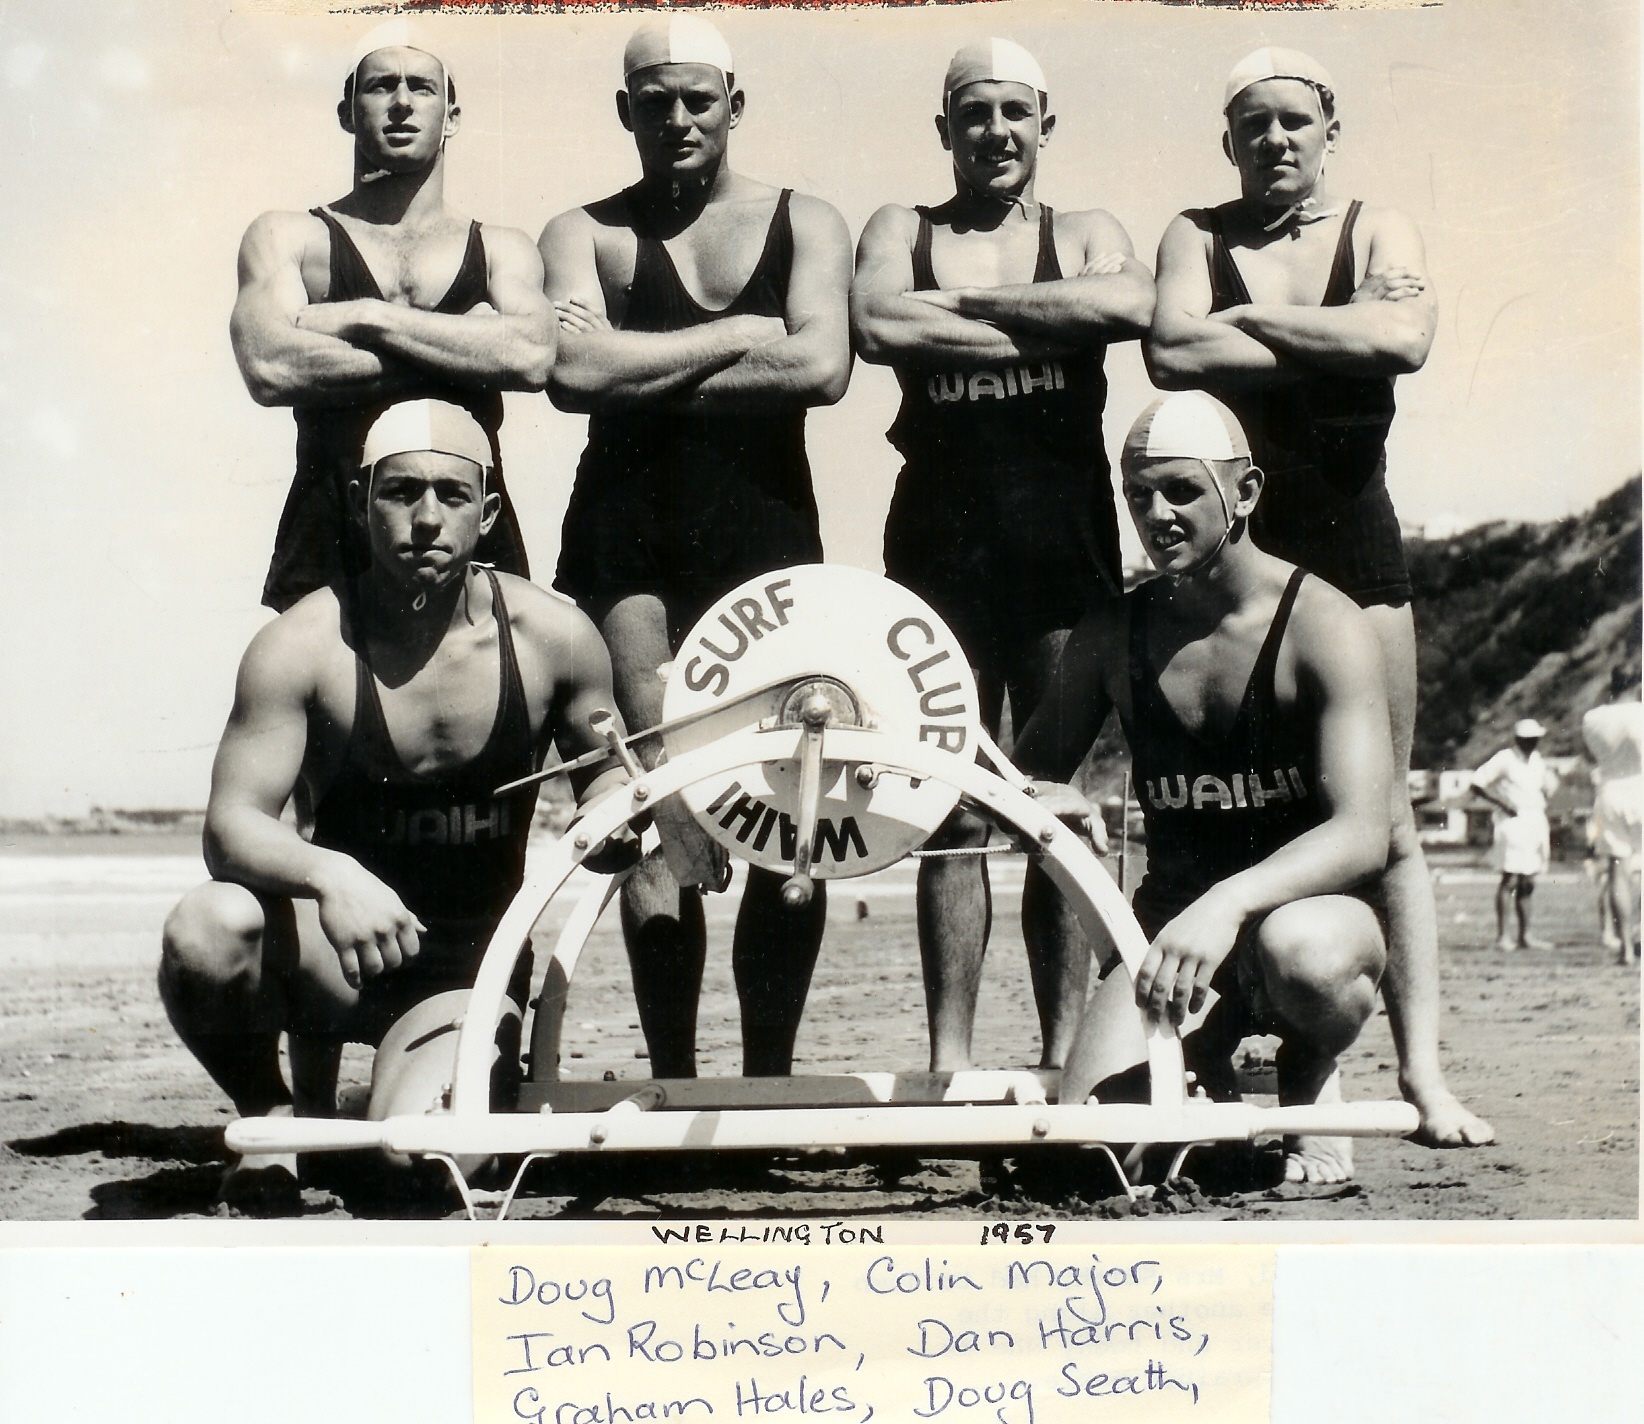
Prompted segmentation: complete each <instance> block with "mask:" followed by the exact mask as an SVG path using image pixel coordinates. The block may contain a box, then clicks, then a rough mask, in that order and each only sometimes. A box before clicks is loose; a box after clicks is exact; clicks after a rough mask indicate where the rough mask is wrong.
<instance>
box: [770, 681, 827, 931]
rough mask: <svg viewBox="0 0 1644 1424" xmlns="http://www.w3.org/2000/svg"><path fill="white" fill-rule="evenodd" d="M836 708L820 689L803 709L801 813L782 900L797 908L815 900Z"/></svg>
mask: <svg viewBox="0 0 1644 1424" xmlns="http://www.w3.org/2000/svg"><path fill="white" fill-rule="evenodd" d="M832 711H833V708H832V707H831V706H830V704H829V702H828V699H827V698H826V697H824V696H823V695H822V694H821V693H820V692H813V693H812V694H811V695H810V696H809V697H808V698H806V699H805V705H804V706H803V707H802V708H801V709H800V712H799V720H800V724H801V726H803V728H804V731H803V732H802V733H801V734H800V743H799V805H798V807H797V808H796V809H797V810H798V812H799V819H798V824H797V827H796V829H795V832H794V847H793V874H792V875H790V876H789V877H788V878H787V880H785V881H784V882H783V884H782V903H783V904H784V905H786V906H787V907H788V908H789V909H790V910H797V909H799V908H800V907H801V906H803V905H808V904H810V902H811V896H812V895H814V894H815V893H816V882H815V881H814V880H813V879H812V878H811V856H812V853H813V851H814V850H815V845H814V842H815V840H816V817H817V811H818V810H819V808H820V805H821V801H822V732H823V729H824V728H825V727H826V726H827V725H828V717H829V715H830V714H831V713H832Z"/></svg>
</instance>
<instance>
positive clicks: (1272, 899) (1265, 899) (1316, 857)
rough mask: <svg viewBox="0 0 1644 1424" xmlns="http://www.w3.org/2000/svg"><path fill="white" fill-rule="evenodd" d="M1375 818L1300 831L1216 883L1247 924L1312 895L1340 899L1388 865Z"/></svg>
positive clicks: (1384, 839)
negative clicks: (1299, 833) (1219, 882)
mask: <svg viewBox="0 0 1644 1424" xmlns="http://www.w3.org/2000/svg"><path fill="white" fill-rule="evenodd" d="M1377 820H1378V818H1376V817H1374V816H1370V817H1357V818H1353V824H1345V823H1342V822H1338V821H1335V820H1331V821H1326V822H1325V824H1324V825H1322V826H1316V827H1314V828H1313V829H1312V830H1310V831H1307V832H1304V833H1303V834H1302V835H1299V836H1297V837H1296V839H1295V840H1293V841H1290V842H1288V843H1287V844H1285V845H1283V846H1281V847H1280V848H1279V849H1278V850H1276V851H1274V853H1273V854H1272V855H1270V856H1268V857H1267V858H1266V859H1265V860H1263V861H1260V862H1259V863H1257V864H1256V865H1253V866H1251V867H1250V869H1248V870H1245V871H1241V872H1240V873H1239V874H1237V875H1234V876H1231V877H1229V878H1228V879H1227V880H1224V881H1223V882H1222V883H1221V886H1220V887H1219V888H1220V891H1221V893H1222V894H1224V895H1226V896H1227V897H1228V899H1229V901H1230V903H1232V904H1233V905H1235V906H1237V908H1238V911H1239V913H1240V914H1241V915H1242V916H1243V918H1244V919H1245V920H1246V921H1247V922H1248V921H1250V920H1255V919H1260V918H1261V917H1262V916H1263V915H1266V914H1270V913H1271V912H1272V911H1274V910H1276V909H1278V908H1279V907H1280V906H1281V905H1288V904H1291V903H1292V902H1294V901H1296V900H1305V899H1308V898H1309V897H1311V896H1314V895H1343V894H1347V893H1349V892H1350V891H1351V890H1353V889H1354V888H1355V887H1356V886H1358V885H1360V884H1362V883H1363V882H1364V881H1366V880H1368V879H1370V878H1371V877H1372V876H1374V875H1378V874H1379V873H1380V872H1381V871H1382V870H1384V869H1385V868H1386V866H1387V845H1388V830H1387V828H1386V825H1385V823H1384V822H1383V823H1381V825H1380V829H1379V833H1378V826H1377Z"/></svg>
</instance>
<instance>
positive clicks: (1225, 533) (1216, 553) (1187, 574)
mask: <svg viewBox="0 0 1644 1424" xmlns="http://www.w3.org/2000/svg"><path fill="white" fill-rule="evenodd" d="M1195 458H1197V459H1198V461H1199V463H1200V464H1201V465H1203V466H1204V472H1205V473H1206V474H1207V475H1209V476H1210V487H1211V489H1213V490H1215V491H1216V498H1217V499H1218V500H1219V501H1220V502H1221V506H1222V523H1223V525H1224V527H1223V529H1222V537H1221V538H1220V539H1218V540H1217V541H1216V547H1215V548H1214V549H1212V550H1211V551H1210V552H1209V553H1208V554H1206V555H1205V556H1204V557H1203V558H1202V559H1200V560H1199V561H1198V562H1197V563H1196V564H1194V565H1193V567H1192V568H1190V569H1183V570H1182V571H1181V573H1179V574H1166V575H1165V577H1166V578H1168V579H1169V580H1170V582H1171V584H1172V586H1174V585H1178V584H1180V583H1182V582H1183V581H1184V580H1186V579H1190V578H1192V577H1193V576H1194V575H1195V574H1199V573H1202V572H1203V571H1204V570H1205V569H1207V568H1209V567H1210V565H1211V564H1212V563H1214V562H1215V561H1216V560H1217V559H1218V558H1219V557H1221V552H1222V550H1223V549H1225V548H1226V547H1227V541H1228V540H1229V539H1231V538H1232V537H1233V524H1234V519H1233V511H1232V510H1230V509H1229V508H1228V507H1227V496H1226V495H1225V494H1223V493H1222V482H1221V480H1220V479H1218V478H1217V476H1216V471H1215V470H1214V469H1212V468H1211V465H1210V461H1209V460H1206V459H1204V458H1203V457H1202V456H1200V457H1195ZM1251 469H1255V466H1254V465H1252V466H1251Z"/></svg>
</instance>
